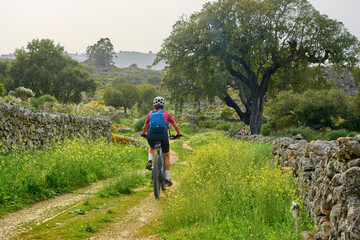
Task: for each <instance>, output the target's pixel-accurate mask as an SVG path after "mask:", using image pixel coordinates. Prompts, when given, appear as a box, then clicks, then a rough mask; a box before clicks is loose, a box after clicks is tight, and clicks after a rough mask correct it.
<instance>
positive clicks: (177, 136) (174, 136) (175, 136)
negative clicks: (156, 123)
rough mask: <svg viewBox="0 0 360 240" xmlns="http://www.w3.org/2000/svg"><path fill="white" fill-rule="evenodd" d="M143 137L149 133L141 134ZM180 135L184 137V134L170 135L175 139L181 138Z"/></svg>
mask: <svg viewBox="0 0 360 240" xmlns="http://www.w3.org/2000/svg"><path fill="white" fill-rule="evenodd" d="M141 137H143V138H146V137H147V134H141ZM180 137H182V135H181V134H180V135H170V139H172V140H174V139H179V138H180Z"/></svg>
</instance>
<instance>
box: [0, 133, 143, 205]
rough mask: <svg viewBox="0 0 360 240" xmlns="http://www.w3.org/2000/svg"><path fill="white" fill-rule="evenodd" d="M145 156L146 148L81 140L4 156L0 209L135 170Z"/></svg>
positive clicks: (0, 167)
mask: <svg viewBox="0 0 360 240" xmlns="http://www.w3.org/2000/svg"><path fill="white" fill-rule="evenodd" d="M144 159H146V150H145V149H143V148H136V147H133V146H122V145H116V144H112V143H108V142H107V141H105V140H98V141H96V142H88V141H86V140H79V139H75V140H68V141H66V142H64V143H56V144H54V145H53V146H50V147H47V148H42V149H36V150H27V151H24V150H15V151H13V152H11V153H10V154H8V155H6V156H4V155H0V208H2V209H4V208H5V209H6V208H9V207H10V208H11V207H13V208H14V207H15V208H17V207H21V206H22V205H23V204H28V203H33V202H36V201H39V200H43V199H46V198H49V197H52V196H54V195H56V194H61V193H65V192H69V191H71V190H74V189H76V188H80V187H84V186H87V185H89V184H90V183H91V182H94V181H97V180H99V179H105V178H108V177H113V176H116V175H119V174H120V173H123V172H127V171H132V170H133V169H136V168H139V167H140V166H142V164H143V160H144Z"/></svg>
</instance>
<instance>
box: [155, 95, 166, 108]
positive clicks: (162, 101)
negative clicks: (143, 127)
mask: <svg viewBox="0 0 360 240" xmlns="http://www.w3.org/2000/svg"><path fill="white" fill-rule="evenodd" d="M154 105H155V106H159V107H163V106H164V105H165V99H164V98H162V97H156V98H155V99H154Z"/></svg>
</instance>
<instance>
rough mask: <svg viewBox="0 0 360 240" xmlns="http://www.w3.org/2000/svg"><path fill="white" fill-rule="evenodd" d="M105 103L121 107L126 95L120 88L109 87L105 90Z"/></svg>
mask: <svg viewBox="0 0 360 240" xmlns="http://www.w3.org/2000/svg"><path fill="white" fill-rule="evenodd" d="M103 98H104V102H105V105H109V106H113V107H114V108H119V107H122V106H123V105H124V96H123V94H122V92H121V91H120V90H119V89H116V88H113V87H107V88H106V89H105V92H104V97H103Z"/></svg>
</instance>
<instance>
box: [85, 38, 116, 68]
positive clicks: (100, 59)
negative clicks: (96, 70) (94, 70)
mask: <svg viewBox="0 0 360 240" xmlns="http://www.w3.org/2000/svg"><path fill="white" fill-rule="evenodd" d="M86 54H87V55H88V56H89V60H88V61H90V62H91V63H93V64H94V65H95V66H97V67H108V66H110V65H112V64H114V61H113V58H114V56H115V51H114V46H113V44H112V43H111V41H110V39H109V38H101V39H100V40H99V41H97V43H95V44H94V45H91V46H88V47H87V49H86Z"/></svg>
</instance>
